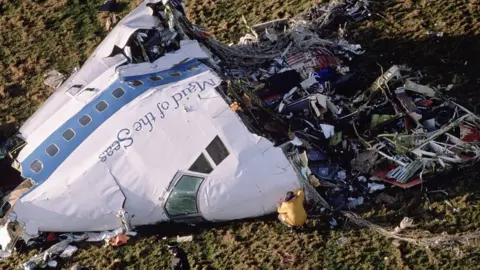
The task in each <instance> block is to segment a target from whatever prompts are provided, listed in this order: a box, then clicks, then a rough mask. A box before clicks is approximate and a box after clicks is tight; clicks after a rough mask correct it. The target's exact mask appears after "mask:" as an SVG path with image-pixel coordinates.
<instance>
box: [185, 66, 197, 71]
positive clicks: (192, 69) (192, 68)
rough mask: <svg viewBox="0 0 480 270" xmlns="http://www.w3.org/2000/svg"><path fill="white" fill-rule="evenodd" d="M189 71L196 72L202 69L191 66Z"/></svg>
mask: <svg viewBox="0 0 480 270" xmlns="http://www.w3.org/2000/svg"><path fill="white" fill-rule="evenodd" d="M187 69H188V71H195V70H199V69H200V67H199V66H198V65H195V66H191V67H189V68H187Z"/></svg>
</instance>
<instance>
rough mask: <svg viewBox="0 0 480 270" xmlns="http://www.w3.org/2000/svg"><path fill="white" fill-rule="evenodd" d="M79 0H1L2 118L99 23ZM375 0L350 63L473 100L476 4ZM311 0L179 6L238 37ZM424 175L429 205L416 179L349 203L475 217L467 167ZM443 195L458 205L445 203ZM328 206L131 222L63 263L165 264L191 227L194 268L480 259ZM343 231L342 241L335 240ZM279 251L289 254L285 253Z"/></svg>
mask: <svg viewBox="0 0 480 270" xmlns="http://www.w3.org/2000/svg"><path fill="white" fill-rule="evenodd" d="M84 2H85V3H84V4H80V3H79V2H78V1H65V0H63V1H62V0H42V1H40V0H31V1H12V0H3V1H0V98H1V104H0V123H6V122H15V123H16V124H17V125H19V124H21V123H22V122H23V121H24V120H25V119H27V118H28V116H29V115H31V114H32V113H33V112H34V111H35V109H36V108H37V107H38V105H39V104H40V103H41V102H42V101H44V100H45V99H46V98H47V97H48V95H49V94H51V91H50V90H49V89H48V88H47V87H46V86H44V85H43V83H42V81H43V79H42V75H43V74H44V73H46V72H47V71H49V70H50V69H52V68H55V69H58V70H59V71H61V72H63V73H66V74H68V73H69V72H70V71H71V70H72V69H73V68H74V67H75V66H77V65H79V64H80V63H81V62H82V61H85V60H86V58H87V57H88V56H89V54H90V53H91V52H92V51H93V50H94V48H95V47H96V46H97V45H98V43H99V42H100V41H101V40H102V39H103V38H104V36H105V35H106V34H107V33H106V32H105V30H104V27H103V25H102V23H101V21H102V17H101V16H100V15H98V14H97V9H98V7H99V6H100V5H101V4H102V2H103V1H89V0H87V1H84ZM120 2H121V3H123V4H124V6H125V8H124V10H123V11H122V12H121V14H123V15H124V14H126V13H128V11H129V9H131V8H132V7H133V6H134V5H135V2H136V3H138V2H139V1H133V2H130V1H126V0H124V1H120ZM372 2H373V1H372ZM374 2H375V3H374V4H373V7H372V10H373V11H374V12H375V13H377V14H375V15H374V16H372V18H370V19H369V20H366V21H363V22H360V23H352V24H350V25H349V31H348V37H347V38H349V39H350V40H354V41H356V42H359V43H361V44H362V46H363V47H364V48H366V50H367V52H366V54H365V55H364V56H362V57H361V58H359V59H357V60H355V62H354V63H352V64H351V66H352V67H353V66H358V67H359V68H360V71H361V72H362V74H364V78H363V82H364V83H365V84H368V83H371V82H372V80H373V79H374V78H375V77H376V76H378V75H379V73H380V68H379V66H378V64H380V65H381V66H383V67H384V68H385V69H386V68H388V66H390V65H391V64H408V65H410V66H412V67H414V68H416V69H420V70H422V71H425V72H426V73H428V74H429V80H430V81H431V82H433V83H434V84H435V83H437V84H438V83H443V84H448V83H452V81H455V82H460V83H461V85H459V87H458V88H457V89H456V90H455V91H454V92H452V95H456V96H458V97H461V98H462V99H463V100H464V101H465V102H468V101H471V103H478V97H480V95H479V93H480V92H479V91H478V86H479V85H478V70H480V69H479V68H480V61H479V55H480V39H479V34H480V22H479V20H480V7H479V5H478V4H475V2H476V1H475V0H470V1H448V0H438V1H413V0H405V1H401V0H385V1H374ZM313 3H314V2H313V1H307V0H295V1H294V0H286V1H278V0H263V1H259V0H251V1H246V0H208V1H205V0H189V1H188V2H187V6H188V16H189V18H190V19H191V20H192V21H193V22H194V23H197V24H202V25H204V26H205V27H206V28H208V29H209V30H210V31H211V32H212V33H214V34H215V35H216V37H217V38H218V39H220V40H222V41H225V42H235V41H236V40H237V39H238V38H239V37H240V36H242V35H243V34H244V33H245V30H246V29H245V26H244V25H243V24H242V22H241V17H242V15H244V16H245V17H246V19H247V21H248V22H249V24H251V25H253V24H255V23H259V22H262V21H265V20H269V19H275V18H280V17H289V16H292V15H294V14H297V13H299V12H301V11H303V10H304V9H305V8H306V7H308V6H310V5H312V4H313ZM426 30H436V31H444V32H445V36H444V37H443V38H434V37H430V36H426V35H425V31H426ZM465 62H467V65H465ZM377 63H378V64H377ZM347 64H348V63H347ZM469 99H470V100H469ZM459 175H462V177H461V178H459V177H458V176H459ZM427 187H428V189H429V190H436V189H442V190H446V191H447V192H448V194H449V195H448V196H444V195H441V194H436V195H431V196H430V200H431V201H432V204H431V205H429V204H428V203H427V201H426V200H425V198H424V197H423V195H424V192H423V191H421V190H420V188H421V187H416V188H413V189H409V190H406V191H403V190H399V189H395V188H390V189H388V190H387V191H386V192H387V193H388V194H390V195H392V196H394V197H396V198H397V201H398V202H397V203H395V204H393V205H382V204H371V205H367V204H366V205H364V206H363V207H362V208H361V209H359V210H358V212H359V213H361V214H362V215H363V216H364V217H366V218H367V219H368V220H370V221H372V222H375V223H377V224H379V225H381V226H384V227H386V228H389V229H393V228H394V227H395V226H397V225H398V223H399V222H400V221H401V220H402V218H403V217H404V216H409V217H412V218H414V220H415V224H416V225H417V228H416V230H418V231H423V230H426V231H429V232H431V233H432V234H440V233H443V232H447V233H448V234H450V235H453V234H457V233H468V232H473V231H477V230H479V229H480V209H479V208H480V201H479V199H480V192H479V187H480V184H479V177H478V176H477V174H476V173H475V172H470V171H463V172H461V174H460V172H457V173H454V174H450V175H445V176H442V177H439V178H438V179H437V180H434V181H430V183H429V184H428V186H424V187H423V188H427ZM374 197H375V196H374V195H373V196H372V198H370V201H374ZM445 199H449V200H450V201H451V202H452V204H453V205H454V206H455V207H456V208H457V209H459V210H460V212H459V213H456V212H454V211H453V210H452V208H451V207H450V206H448V205H447V204H446V203H445ZM336 218H337V221H338V223H339V224H340V226H339V227H338V228H335V229H330V227H329V225H328V222H329V221H330V220H331V216H323V217H320V218H319V219H316V220H309V227H308V228H307V229H306V231H304V232H300V233H291V232H290V231H289V230H287V229H286V228H284V227H282V226H281V225H280V224H279V223H278V222H277V221H276V219H275V217H267V218H263V219H257V220H251V221H238V222H231V223H228V224H211V225H202V226H197V227H183V226H172V225H169V224H167V225H159V226H152V227H147V228H142V229H140V230H139V235H138V237H135V238H134V239H132V241H130V242H129V244H128V245H126V246H124V247H119V248H114V247H106V248H104V247H102V245H101V244H100V245H88V244H84V243H82V244H81V249H80V250H79V252H78V253H77V254H75V256H74V257H73V258H72V259H71V260H67V261H64V262H62V263H63V265H64V267H67V266H69V265H72V264H73V263H75V262H78V263H79V264H81V265H82V266H85V267H88V268H89V269H115V266H114V265H113V262H114V260H115V259H117V258H119V259H121V261H122V265H121V268H126V269H166V268H168V264H169V255H168V254H167V251H166V249H165V244H166V243H167V242H168V241H171V240H172V239H174V238H175V236H176V235H177V234H179V235H185V234H193V235H194V237H195V240H194V241H193V242H191V243H183V244H182V246H183V247H184V248H185V249H186V251H187V252H188V253H189V258H190V260H191V263H192V265H193V266H194V268H195V269H257V267H258V266H259V265H261V267H262V269H479V266H478V265H479V264H480V256H479V255H478V254H480V249H479V248H478V247H465V246H458V245H452V246H449V247H443V248H433V249H431V250H425V249H422V248H419V247H416V246H413V245H409V244H405V243H400V245H399V246H397V245H394V244H392V241H391V240H389V239H386V238H384V237H382V236H380V235H378V234H376V233H374V232H372V231H370V230H368V229H366V228H357V227H355V226H353V225H351V224H350V223H348V222H346V221H345V220H343V219H342V218H341V217H338V216H336ZM163 237H166V239H163ZM341 238H342V239H343V238H347V239H348V241H349V243H347V244H345V245H340V244H338V243H337V240H339V239H341ZM35 252H38V250H32V251H27V252H26V253H19V254H17V255H15V256H14V257H13V258H11V259H9V260H7V261H6V262H4V263H3V264H0V268H2V269H16V268H17V266H18V265H19V264H20V263H21V262H23V261H25V260H26V259H28V258H29V257H30V256H31V255H33V254H35ZM288 256H290V257H294V260H293V261H290V262H288V261H287V260H285V259H284V258H283V257H288Z"/></svg>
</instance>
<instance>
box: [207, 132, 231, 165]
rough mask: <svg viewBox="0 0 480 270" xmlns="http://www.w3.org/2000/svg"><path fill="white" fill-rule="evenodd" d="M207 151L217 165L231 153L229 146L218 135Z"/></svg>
mask: <svg viewBox="0 0 480 270" xmlns="http://www.w3.org/2000/svg"><path fill="white" fill-rule="evenodd" d="M207 153H208V154H209V155H210V157H211V158H212V160H213V162H215V164H216V165H219V164H220V163H221V162H222V161H223V160H224V159H226V158H227V157H228V155H230V152H228V149H227V147H225V145H224V144H223V142H222V140H220V138H219V137H218V136H217V137H215V139H213V141H212V142H211V143H210V144H209V145H208V146H207Z"/></svg>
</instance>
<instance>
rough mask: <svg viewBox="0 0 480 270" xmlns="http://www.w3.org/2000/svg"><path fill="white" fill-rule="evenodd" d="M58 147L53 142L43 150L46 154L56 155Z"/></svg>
mask: <svg viewBox="0 0 480 270" xmlns="http://www.w3.org/2000/svg"><path fill="white" fill-rule="evenodd" d="M58 150H59V149H58V147H57V146H56V145H55V144H50V146H49V147H47V149H46V150H45V152H47V154H48V155H49V156H51V157H54V156H56V155H57V153H58Z"/></svg>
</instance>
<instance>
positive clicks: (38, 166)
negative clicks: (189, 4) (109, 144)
mask: <svg viewBox="0 0 480 270" xmlns="http://www.w3.org/2000/svg"><path fill="white" fill-rule="evenodd" d="M124 95H125V90H123V89H122V88H117V89H115V90H113V91H112V96H113V97H115V98H117V99H118V98H121V97H123V96H124ZM108 106H109V105H108V103H107V102H106V101H104V100H102V101H100V102H98V103H97V104H96V105H95V109H96V110H97V111H98V112H104V111H105V110H106V109H107V108H108ZM91 122H92V118H91V117H90V115H88V114H85V115H83V116H82V117H80V119H78V123H79V124H80V125H81V126H82V127H86V126H88V125H89V124H90V123H91ZM75 135H76V133H75V131H74V130H73V129H72V128H68V129H67V130H65V131H64V132H63V133H62V137H63V139H64V140H65V141H67V142H69V141H71V140H72V139H73V138H74V137H75ZM59 151H60V149H59V148H58V146H57V145H56V144H51V145H49V146H48V147H47V148H46V149H45V152H46V153H47V155H49V156H51V157H54V156H56V155H57V154H58V152H59ZM30 170H31V171H32V172H33V173H35V174H37V173H40V172H41V171H42V170H43V163H42V162H41V161H40V160H38V159H37V160H34V161H33V162H32V163H31V164H30Z"/></svg>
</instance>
